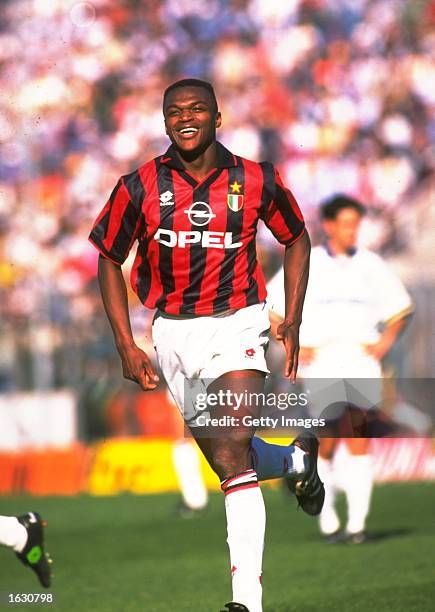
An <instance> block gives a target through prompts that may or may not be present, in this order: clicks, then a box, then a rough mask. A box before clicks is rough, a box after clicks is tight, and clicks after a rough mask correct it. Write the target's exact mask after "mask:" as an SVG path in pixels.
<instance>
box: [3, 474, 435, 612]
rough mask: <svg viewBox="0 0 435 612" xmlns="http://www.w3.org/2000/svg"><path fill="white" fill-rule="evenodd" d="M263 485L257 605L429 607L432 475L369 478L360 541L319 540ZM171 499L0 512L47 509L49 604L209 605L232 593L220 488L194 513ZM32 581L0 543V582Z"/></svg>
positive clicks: (29, 587)
mask: <svg viewBox="0 0 435 612" xmlns="http://www.w3.org/2000/svg"><path fill="white" fill-rule="evenodd" d="M264 496H265V501H266V505H267V511H268V516H267V535H266V549H265V558H264V573H263V586H264V611H265V612H314V611H316V612H319V611H320V612H333V611H337V612H366V611H367V610H370V611H372V610H373V611H376V612H383V611H388V612H402V611H403V612H414V611H415V612H426V611H427V612H429V611H432V610H434V601H435V486H434V484H433V483H432V484H431V483H424V484H420V483H417V484H394V485H387V486H381V487H377V488H376V489H375V491H374V495H373V503H372V513H371V515H370V518H369V522H368V530H369V531H370V532H371V533H372V534H373V536H374V540H373V541H372V542H370V543H367V544H364V545H360V546H349V545H326V544H324V543H323V542H322V541H321V540H320V538H319V535H318V531H317V521H316V519H312V518H311V517H308V516H307V515H305V514H304V513H303V512H302V511H298V512H297V511H296V503H295V501H294V500H292V499H291V498H288V497H287V496H285V495H284V494H282V493H281V491H273V490H269V489H264ZM177 499H178V498H177V496H175V495H172V494H168V495H150V496H133V495H122V496H118V497H105V498H94V497H89V496H82V497H76V498H70V499H69V498H39V499H35V498H30V497H13V498H11V497H3V498H0V512H1V514H20V513H23V512H26V511H28V510H37V511H39V512H41V513H42V514H43V516H44V517H46V518H47V519H48V521H49V526H48V534H47V548H48V550H49V551H50V553H51V555H52V556H53V558H54V561H55V565H54V572H55V579H54V584H53V588H52V589H51V592H53V593H54V594H55V597H56V604H55V606H52V607H51V609H53V610H55V611H56V612H60V611H62V612H63V611H65V612H70V611H75V610H80V611H81V612H82V611H85V612H87V611H90V612H122V611H126V612H183V611H186V612H188V611H189V612H192V611H195V612H218V611H219V610H220V609H221V607H222V605H223V604H224V603H225V602H226V601H228V600H229V599H230V578H229V562H228V551H227V545H226V542H225V538H226V527H225V520H224V518H225V517H224V509H223V499H222V496H221V495H220V494H217V493H216V494H213V495H212V496H211V500H210V507H209V509H208V512H207V513H206V514H205V515H204V516H203V517H201V518H198V519H192V520H186V519H180V518H178V517H177V516H176V515H175V512H174V507H175V505H176V502H177ZM343 508H344V504H343V502H342V505H341V510H343ZM41 590H42V589H41V588H40V587H39V584H38V583H37V581H36V578H35V576H34V575H33V573H32V572H31V571H30V570H28V569H26V568H24V566H22V565H21V564H20V563H19V562H18V560H16V559H15V557H14V555H13V554H12V553H11V552H10V551H9V550H7V549H3V548H1V549H0V591H2V592H3V593H4V592H5V591H8V592H9V591H11V592H38V591H41ZM14 607H20V608H21V607H22V606H14ZM30 607H38V608H39V607H40V606H36V605H33V606H30ZM27 608H28V607H27ZM45 608H48V609H50V607H49V606H45Z"/></svg>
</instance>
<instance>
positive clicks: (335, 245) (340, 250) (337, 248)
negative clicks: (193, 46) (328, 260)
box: [328, 239, 354, 257]
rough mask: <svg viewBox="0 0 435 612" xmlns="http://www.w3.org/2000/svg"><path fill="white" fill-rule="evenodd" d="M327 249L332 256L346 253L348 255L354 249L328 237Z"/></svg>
mask: <svg viewBox="0 0 435 612" xmlns="http://www.w3.org/2000/svg"><path fill="white" fill-rule="evenodd" d="M328 251H329V252H330V253H331V254H332V256H333V257H338V256H339V255H347V256H348V257H349V256H350V255H351V254H352V253H353V251H354V249H349V248H347V247H344V246H343V245H342V244H340V243H339V242H337V241H335V240H333V239H329V240H328Z"/></svg>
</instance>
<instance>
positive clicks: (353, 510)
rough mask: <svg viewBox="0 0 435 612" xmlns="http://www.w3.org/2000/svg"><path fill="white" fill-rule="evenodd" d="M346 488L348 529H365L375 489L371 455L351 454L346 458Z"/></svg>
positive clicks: (351, 531) (349, 530)
mask: <svg viewBox="0 0 435 612" xmlns="http://www.w3.org/2000/svg"><path fill="white" fill-rule="evenodd" d="M343 484H344V490H345V493H346V498H347V511H348V520H347V526H346V531H347V532H348V533H358V532H359V531H364V528H365V523H366V518H367V515H368V513H369V507H370V499H371V494H372V489H373V469H372V458H371V457H370V455H349V456H348V457H347V459H346V477H345V481H344V483H343Z"/></svg>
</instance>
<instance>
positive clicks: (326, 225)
mask: <svg viewBox="0 0 435 612" xmlns="http://www.w3.org/2000/svg"><path fill="white" fill-rule="evenodd" d="M333 223H334V221H332V219H324V220H323V221H322V229H323V231H324V232H325V234H326V235H327V236H328V237H329V236H330V235H331V233H332V229H333V227H332V226H333Z"/></svg>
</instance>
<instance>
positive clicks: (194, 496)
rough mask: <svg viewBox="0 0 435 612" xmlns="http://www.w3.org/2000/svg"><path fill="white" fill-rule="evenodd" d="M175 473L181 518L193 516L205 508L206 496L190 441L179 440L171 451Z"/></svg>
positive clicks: (197, 461)
mask: <svg viewBox="0 0 435 612" xmlns="http://www.w3.org/2000/svg"><path fill="white" fill-rule="evenodd" d="M172 457H173V460H174V467H175V472H176V474H177V478H178V484H179V486H180V491H181V495H182V502H181V505H180V515H181V516H186V517H189V516H193V514H194V513H195V512H199V511H201V510H203V509H204V508H205V507H206V506H207V502H208V494H207V489H206V488H205V484H204V480H203V478H202V474H201V465H200V461H199V456H198V451H197V449H196V448H195V446H194V443H193V441H192V440H189V439H186V438H179V439H178V440H176V441H175V442H174V447H173V451H172Z"/></svg>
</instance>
